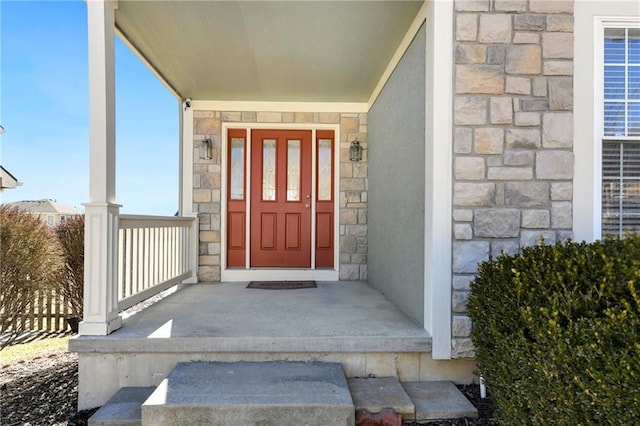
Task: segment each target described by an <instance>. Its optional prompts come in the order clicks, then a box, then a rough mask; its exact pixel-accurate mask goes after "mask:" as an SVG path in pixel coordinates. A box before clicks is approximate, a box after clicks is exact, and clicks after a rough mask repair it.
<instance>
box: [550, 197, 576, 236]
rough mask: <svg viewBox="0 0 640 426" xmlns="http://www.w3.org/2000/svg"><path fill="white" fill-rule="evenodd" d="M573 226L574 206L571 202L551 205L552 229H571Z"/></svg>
mask: <svg viewBox="0 0 640 426" xmlns="http://www.w3.org/2000/svg"><path fill="white" fill-rule="evenodd" d="M572 226H573V204H572V203H571V201H555V202H553V203H551V227H552V228H555V229H558V228H571V227H572Z"/></svg>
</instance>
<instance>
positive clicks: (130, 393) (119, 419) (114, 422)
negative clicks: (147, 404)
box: [87, 387, 155, 426]
mask: <svg viewBox="0 0 640 426" xmlns="http://www.w3.org/2000/svg"><path fill="white" fill-rule="evenodd" d="M154 389H155V388H153V387H148V388H146V387H145V388H134V387H131V388H121V389H120V390H119V391H118V392H116V393H115V395H113V396H112V397H111V399H109V401H108V402H107V403H106V404H105V405H103V406H102V407H100V409H99V410H98V411H96V412H95V413H94V414H93V416H91V417H90V418H89V421H88V422H87V424H88V426H139V425H142V415H141V407H142V403H143V402H144V401H146V400H147V398H149V396H150V395H151V393H152V392H153V391H154Z"/></svg>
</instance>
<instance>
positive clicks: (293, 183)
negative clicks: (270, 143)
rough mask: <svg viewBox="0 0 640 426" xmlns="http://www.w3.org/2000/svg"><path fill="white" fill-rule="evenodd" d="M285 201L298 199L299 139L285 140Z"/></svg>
mask: <svg viewBox="0 0 640 426" xmlns="http://www.w3.org/2000/svg"><path fill="white" fill-rule="evenodd" d="M287 201H300V141H299V140H288V141H287Z"/></svg>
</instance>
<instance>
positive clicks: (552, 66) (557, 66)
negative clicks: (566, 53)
mask: <svg viewBox="0 0 640 426" xmlns="http://www.w3.org/2000/svg"><path fill="white" fill-rule="evenodd" d="M542 72H543V73H544V75H573V61H563V60H551V61H544V65H543V69H542Z"/></svg>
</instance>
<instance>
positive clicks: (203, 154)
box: [200, 137, 213, 160]
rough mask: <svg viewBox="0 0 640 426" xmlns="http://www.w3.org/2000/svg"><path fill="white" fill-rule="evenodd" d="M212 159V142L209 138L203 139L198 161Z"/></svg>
mask: <svg viewBox="0 0 640 426" xmlns="http://www.w3.org/2000/svg"><path fill="white" fill-rule="evenodd" d="M212 158H213V142H211V139H210V138H208V137H207V138H204V140H203V141H202V144H201V145H200V159H201V160H211V159H212Z"/></svg>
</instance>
